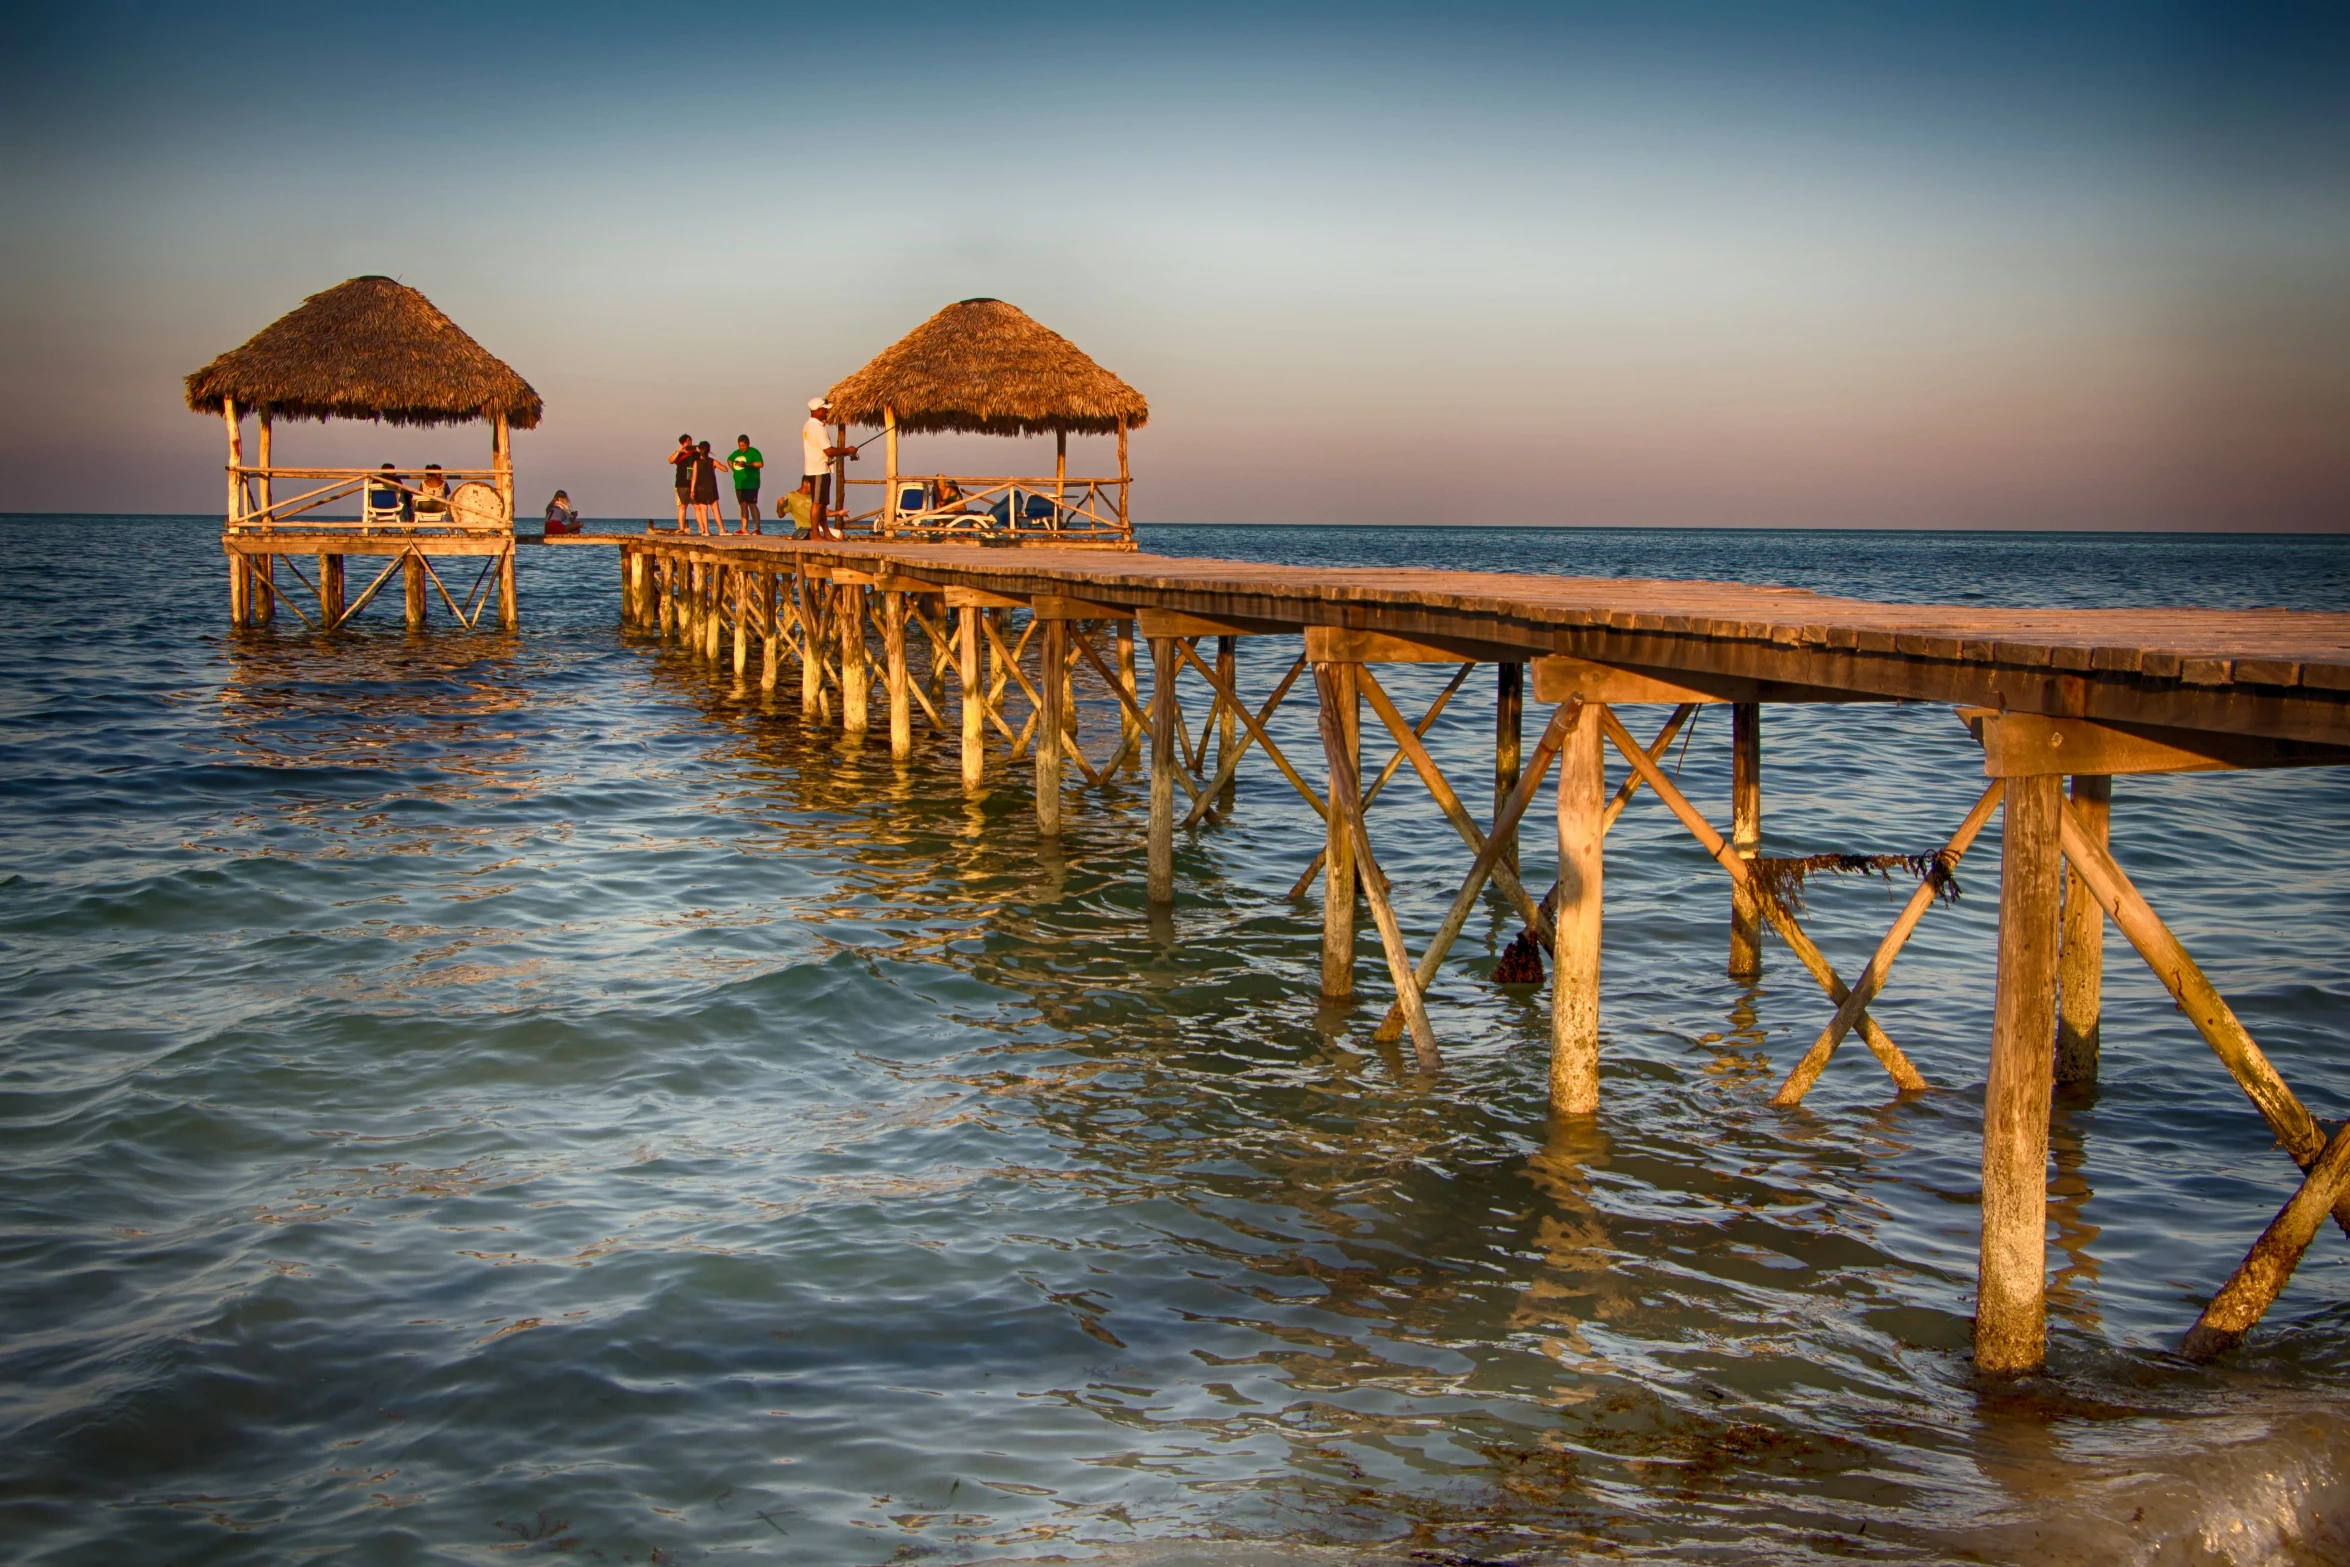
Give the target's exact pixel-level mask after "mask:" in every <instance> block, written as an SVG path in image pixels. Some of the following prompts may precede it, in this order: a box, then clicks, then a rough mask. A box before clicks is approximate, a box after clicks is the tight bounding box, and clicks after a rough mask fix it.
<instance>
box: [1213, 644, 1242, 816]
mask: <svg viewBox="0 0 2350 1567" xmlns="http://www.w3.org/2000/svg"><path fill="white" fill-rule="evenodd" d="M1216 678H1217V679H1218V680H1220V681H1222V682H1223V684H1224V686H1225V688H1226V689H1227V690H1232V691H1237V690H1239V689H1240V683H1239V682H1240V638H1238V637H1225V636H1220V637H1218V638H1216ZM1239 744H1240V711H1239V709H1237V708H1235V707H1234V706H1233V705H1232V704H1231V703H1229V702H1227V703H1225V704H1224V705H1223V706H1221V707H1220V708H1218V709H1217V711H1216V770H1217V771H1218V772H1219V773H1223V774H1224V787H1223V790H1222V791H1221V792H1220V793H1219V795H1218V796H1217V800H1216V809H1218V810H1220V811H1229V810H1231V809H1232V801H1233V796H1234V795H1235V794H1236V793H1237V792H1238V790H1239V785H1238V783H1237V782H1236V780H1235V779H1234V777H1233V775H1232V774H1231V773H1229V772H1225V769H1224V758H1226V757H1227V756H1230V755H1232V754H1233V753H1234V751H1235V750H1236V749H1237V748H1238V747H1239Z"/></svg>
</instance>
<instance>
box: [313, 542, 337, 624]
mask: <svg viewBox="0 0 2350 1567" xmlns="http://www.w3.org/2000/svg"><path fill="white" fill-rule="evenodd" d="M318 623H319V625H321V626H323V627H324V628H326V629H327V630H329V631H332V630H334V628H335V627H337V626H339V625H341V624H342V623H343V557H342V556H340V555H336V554H333V553H331V552H329V551H324V550H322V551H320V552H319V556H318Z"/></svg>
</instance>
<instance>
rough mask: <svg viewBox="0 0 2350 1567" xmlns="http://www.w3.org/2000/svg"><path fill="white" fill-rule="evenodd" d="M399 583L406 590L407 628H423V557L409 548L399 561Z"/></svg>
mask: <svg viewBox="0 0 2350 1567" xmlns="http://www.w3.org/2000/svg"><path fill="white" fill-rule="evenodd" d="M400 583H401V586H402V587H403V588H404V589H405V590H406V597H407V609H408V629H409V630H410V631H422V630H423V629H424V616H425V602H424V557H423V556H422V555H419V554H417V553H416V551H415V550H413V549H411V550H410V551H409V552H408V553H407V555H406V556H405V557H404V558H402V560H401V562H400Z"/></svg>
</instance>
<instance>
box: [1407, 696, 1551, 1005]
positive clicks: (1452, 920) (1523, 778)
mask: <svg viewBox="0 0 2350 1567" xmlns="http://www.w3.org/2000/svg"><path fill="white" fill-rule="evenodd" d="M1582 711H1583V699H1582V698H1581V697H1577V698H1575V699H1574V700H1573V701H1571V702H1562V703H1561V704H1559V706H1558V707H1557V708H1556V709H1554V710H1553V711H1552V713H1551V715H1550V722H1549V723H1548V724H1547V725H1545V726H1544V728H1543V731H1542V738H1541V739H1540V740H1538V741H1536V742H1535V744H1534V754H1533V755H1532V756H1531V757H1529V758H1527V761H1526V766H1525V769H1524V770H1523V771H1522V772H1520V773H1519V774H1518V783H1517V787H1516V788H1514V789H1512V790H1511V791H1510V792H1509V798H1507V799H1505V800H1503V801H1502V802H1501V809H1500V810H1498V811H1496V812H1494V813H1493V831H1492V832H1490V833H1487V834H1486V835H1485V847H1484V848H1482V849H1480V850H1478V851H1477V858H1476V859H1474V860H1472V861H1470V862H1469V874H1468V877H1467V879H1466V880H1464V881H1463V882H1462V883H1461V890H1460V891H1459V892H1457V893H1455V894H1453V900H1452V907H1451V908H1449V909H1447V910H1446V911H1445V914H1444V923H1443V924H1442V925H1439V926H1438V927H1437V928H1436V934H1435V935H1434V936H1432V937H1430V938H1429V940H1428V950H1427V951H1426V952H1423V953H1421V954H1420V962H1419V965H1418V966H1417V967H1416V968H1414V969H1413V970H1412V985H1413V987H1414V994H1415V995H1419V996H1425V995H1426V994H1427V993H1428V987H1429V986H1430V985H1432V984H1434V983H1435V982H1436V971H1437V969H1439V968H1440V967H1442V966H1443V964H1444V958H1445V954H1446V953H1448V952H1450V951H1452V944H1453V942H1454V941H1455V940H1457V939H1458V938H1459V936H1460V933H1461V927H1462V926H1464V925H1466V924H1468V923H1469V911H1470V910H1471V909H1474V908H1475V907H1476V906H1477V899H1478V897H1479V896H1480V895H1482V894H1483V893H1484V891H1485V882H1486V878H1487V877H1489V876H1491V875H1492V874H1493V867H1494V864H1495V862H1497V861H1498V860H1500V858H1501V851H1502V847H1503V846H1504V845H1505V844H1507V843H1508V842H1509V841H1510V830H1511V829H1512V828H1514V827H1516V826H1517V825H1518V821H1519V819H1520V818H1521V817H1523V816H1524V815H1525V814H1526V807H1527V806H1529V805H1531V804H1532V803H1533V801H1534V792H1535V791H1536V790H1537V789H1539V788H1541V787H1542V777H1543V775H1544V774H1545V773H1547V772H1549V771H1550V764H1551V763H1553V762H1555V761H1557V760H1558V754H1559V748H1560V747H1561V746H1563V745H1565V744H1566V743H1567V730H1568V729H1569V728H1570V727H1572V726H1573V724H1574V722H1575V715H1576V714H1578V713H1580V712H1582ZM1403 1025H1404V1011H1403V1002H1402V1000H1401V999H1400V998H1399V999H1398V1000H1397V1001H1396V1003H1395V1004H1394V1005H1393V1006H1391V1007H1389V1008H1388V1009H1387V1016H1386V1017H1385V1018H1383V1019H1381V1021H1380V1024H1379V1027H1378V1028H1377V1029H1376V1030H1374V1031H1373V1032H1372V1034H1371V1038H1372V1039H1373V1040H1375V1041H1385V1040H1390V1039H1393V1038H1395V1037H1396V1036H1397V1035H1398V1034H1400V1033H1402V1032H1403Z"/></svg>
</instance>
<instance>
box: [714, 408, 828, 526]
mask: <svg viewBox="0 0 2350 1567" xmlns="http://www.w3.org/2000/svg"><path fill="white" fill-rule="evenodd" d="M831 412H832V409H831V406H830V404H828V403H827V402H826V401H825V400H824V399H823V398H821V397H811V398H809V399H808V422H807V423H806V424H804V425H802V426H801V427H800V482H799V485H798V487H797V488H795V489H792V490H788V491H786V492H785V493H784V494H783V495H782V496H780V497H779V498H778V499H777V500H776V502H775V517H776V520H777V521H778V522H783V521H788V522H790V523H791V525H792V531H793V532H795V533H804V534H813V535H815V536H816V537H818V538H829V537H834V536H836V530H835V528H834V526H833V522H832V512H833V497H832V460H833V459H834V458H836V457H854V456H856V455H857V449H856V448H855V447H853V446H835V445H833V444H832V440H831V434H830V431H829V430H828V429H827V428H826V424H825V419H826V416H827V415H828V414H830V413H831ZM669 465H670V467H671V468H672V469H674V470H675V472H676V476H677V531H678V532H680V533H683V532H686V531H687V527H686V513H687V512H688V511H689V510H690V511H691V512H692V513H693V525H694V529H695V531H698V532H701V533H704V534H711V533H719V534H723V533H731V532H735V531H738V530H736V529H733V528H729V527H728V526H727V522H726V513H725V511H724V509H723V508H722V507H721V506H720V504H719V499H718V470H719V469H720V468H721V467H724V468H725V469H726V470H727V471H728V473H729V474H730V475H731V477H732V479H733V481H734V502H735V508H736V510H737V511H738V512H739V513H740V514H741V520H742V527H741V529H740V530H739V531H741V532H743V533H758V532H760V531H762V530H761V528H760V526H759V520H760V515H761V514H760V510H759V488H760V480H761V478H762V476H763V474H764V472H765V469H766V467H767V458H766V455H765V454H764V453H762V452H761V451H760V450H759V448H757V447H756V446H753V445H752V444H751V438H750V437H749V436H748V435H738V436H736V437H735V438H734V450H733V451H731V452H727V453H724V454H723V455H721V454H719V453H715V452H713V451H711V449H710V443H709V442H708V441H697V440H695V439H694V438H693V437H692V436H690V435H681V436H679V437H678V438H677V449H676V450H675V451H673V452H671V453H670V454H669ZM713 524H715V526H713Z"/></svg>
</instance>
